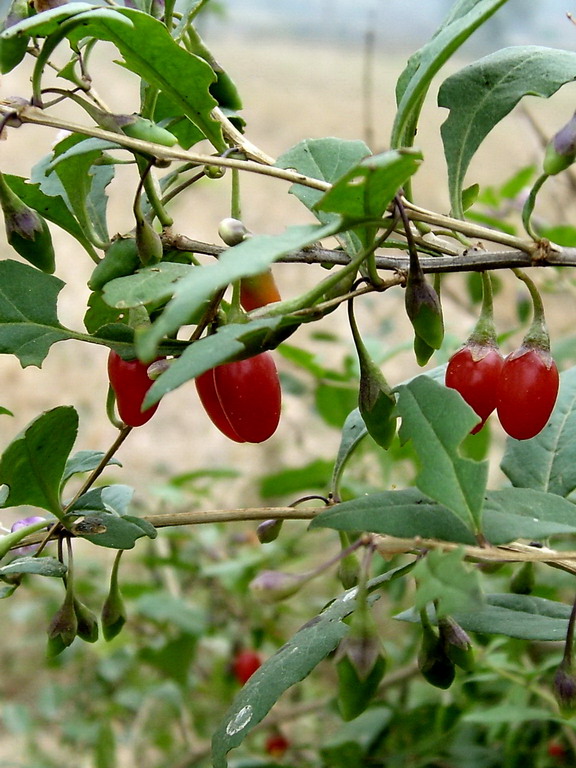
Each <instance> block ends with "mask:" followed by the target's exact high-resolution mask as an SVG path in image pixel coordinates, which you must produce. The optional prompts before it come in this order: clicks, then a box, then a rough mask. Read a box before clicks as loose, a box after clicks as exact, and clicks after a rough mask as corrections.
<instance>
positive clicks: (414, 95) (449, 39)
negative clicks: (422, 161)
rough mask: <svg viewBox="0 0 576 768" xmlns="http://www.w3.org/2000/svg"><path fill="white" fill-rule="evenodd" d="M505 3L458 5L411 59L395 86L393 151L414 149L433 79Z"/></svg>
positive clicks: (481, 0)
mask: <svg viewBox="0 0 576 768" xmlns="http://www.w3.org/2000/svg"><path fill="white" fill-rule="evenodd" d="M505 2H506V0H476V2H473V3H472V2H469V0H463V2H460V3H457V4H456V5H455V7H453V8H452V10H451V11H450V13H449V15H448V17H447V19H446V20H445V21H444V22H443V23H442V24H441V25H440V27H439V29H438V31H437V32H436V33H435V34H434V36H433V37H432V38H431V39H430V40H429V42H428V43H426V45H424V46H423V47H422V48H421V49H420V50H419V51H416V53H415V54H414V55H413V56H411V57H410V59H409V60H408V64H407V65H406V69H405V70H404V72H403V73H402V74H401V75H400V77H399V79H398V85H397V87H396V101H397V103H398V110H397V112H396V118H395V120H394V126H393V128H392V137H391V141H390V145H391V146H392V148H398V147H410V146H412V144H413V143H414V136H415V134H416V128H417V124H418V117H419V115H420V110H421V108H422V103H423V101H424V98H425V96H426V93H427V91H428V88H429V87H430V83H431V82H432V78H433V77H434V75H435V74H436V73H437V72H438V71H439V70H440V68H441V67H442V66H443V65H444V64H445V63H446V62H447V61H448V59H450V58H451V56H452V55H453V54H454V53H455V52H456V51H457V50H458V48H459V47H460V46H461V45H462V43H464V42H465V41H466V40H467V39H468V38H469V37H470V35H471V34H472V33H473V32H474V31H475V30H476V29H478V27H479V26H481V25H482V24H483V23H484V22H485V21H486V20H487V19H488V18H490V16H492V14H493V13H495V12H496V11H497V10H498V8H500V6H502V5H504V3H505Z"/></svg>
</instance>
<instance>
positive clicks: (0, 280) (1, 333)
mask: <svg viewBox="0 0 576 768" xmlns="http://www.w3.org/2000/svg"><path fill="white" fill-rule="evenodd" d="M64 285H65V283H64V282H63V281H62V280H60V279H59V278H57V277H54V276H53V275H47V274H45V273H44V272H41V271H40V270H38V269H34V267H30V266H28V265H27V264H21V263H20V262H18V261H13V260H11V259H6V260H4V261H0V354H9V355H16V357H17V358H18V359H19V360H20V364H21V365H22V367H23V368H25V367H26V366H27V365H36V366H38V367H40V366H41V365H42V362H43V361H44V359H45V357H46V355H47V354H48V350H49V349H50V347H51V346H52V344H54V343H55V342H57V341H63V340H65V339H70V338H72V334H71V333H70V332H69V331H68V330H67V329H66V328H64V326H62V325H60V323H59V321H58V316H57V314H56V303H57V298H58V294H59V293H60V291H61V290H62V288H63V287H64ZM22 286H26V290H25V291H24V290H22Z"/></svg>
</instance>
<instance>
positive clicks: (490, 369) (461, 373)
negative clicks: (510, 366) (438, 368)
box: [446, 343, 504, 435]
mask: <svg viewBox="0 0 576 768" xmlns="http://www.w3.org/2000/svg"><path fill="white" fill-rule="evenodd" d="M503 364H504V358H503V357H502V355H501V354H500V352H499V350H498V348H497V347H495V346H493V345H492V344H475V343H468V344H467V345H466V346H465V347H462V349H459V350H458V352H456V353H455V354H454V355H452V357H451V358H450V360H449V362H448V367H447V368H446V386H447V387H450V388H451V389H455V390H456V391H457V392H459V393H460V394H461V395H462V397H463V398H464V400H465V401H466V402H467V403H468V405H469V406H470V407H471V408H473V409H474V410H475V411H476V413H477V414H478V416H479V417H480V418H481V419H482V421H481V422H480V423H479V424H477V425H476V426H475V427H474V429H473V430H472V434H473V435H475V434H476V432H479V431H480V430H481V429H482V427H483V426H484V424H485V423H486V419H487V418H488V416H490V414H491V413H492V411H493V410H494V409H495V408H496V403H497V399H498V382H499V380H500V374H501V372H502V366H503Z"/></svg>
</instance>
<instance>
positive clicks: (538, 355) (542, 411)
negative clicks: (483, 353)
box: [497, 346, 559, 440]
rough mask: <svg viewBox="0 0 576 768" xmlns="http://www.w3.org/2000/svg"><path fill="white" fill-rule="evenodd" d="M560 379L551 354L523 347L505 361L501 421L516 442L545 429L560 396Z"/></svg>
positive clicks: (499, 404)
mask: <svg viewBox="0 0 576 768" xmlns="http://www.w3.org/2000/svg"><path fill="white" fill-rule="evenodd" d="M558 387H559V376H558V369H557V367H556V363H555V362H554V360H553V359H552V357H551V355H550V353H549V352H547V351H546V350H543V349H540V348H538V347H533V346H522V347H520V348H519V349H517V350H516V351H515V352H512V354H510V355H508V357H507V358H506V359H505V360H504V365H503V366H502V373H501V375H500V381H499V384H498V404H497V408H498V418H499V419H500V423H501V424H502V426H503V428H504V430H505V431H506V432H507V433H508V434H509V435H510V437H514V438H516V440H528V439H530V438H531V437H535V436H536V435H537V434H538V433H539V432H541V431H542V430H543V429H544V427H545V426H546V424H547V422H548V419H549V418H550V414H551V413H552V410H553V408H554V404H555V403H556V398H557V396H558Z"/></svg>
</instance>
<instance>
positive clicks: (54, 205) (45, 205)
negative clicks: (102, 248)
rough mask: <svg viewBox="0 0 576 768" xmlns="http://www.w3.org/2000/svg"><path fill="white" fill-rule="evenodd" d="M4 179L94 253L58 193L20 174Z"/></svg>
mask: <svg viewBox="0 0 576 768" xmlns="http://www.w3.org/2000/svg"><path fill="white" fill-rule="evenodd" d="M4 181H5V182H6V183H7V184H8V186H9V187H10V188H11V189H12V191H13V192H14V193H15V194H17V195H18V197H19V198H20V199H21V200H22V201H23V202H25V203H26V205H29V206H30V208H34V210H35V211H38V213H39V214H41V215H42V216H44V218H45V219H48V221H51V222H52V223H53V224H56V225H57V226H59V227H61V228H62V229H64V230H65V231H66V232H68V233H69V234H70V235H72V237H74V238H75V239H76V240H77V241H78V242H79V243H80V245H82V246H83V247H84V248H85V249H86V251H88V253H89V254H90V255H91V256H94V255H95V253H96V252H95V250H94V247H93V246H92V243H91V242H90V241H89V240H88V238H87V237H86V236H85V234H84V232H83V230H82V227H81V226H80V225H79V224H78V222H77V221H76V219H75V218H74V216H73V215H72V214H71V213H70V211H69V210H68V206H67V205H66V202H65V201H64V199H63V198H62V197H61V196H60V195H54V196H50V195H48V194H45V193H44V192H43V191H42V190H41V189H40V185H39V184H32V183H31V182H28V180H27V179H25V178H23V177H21V176H13V175H11V174H4Z"/></svg>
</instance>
